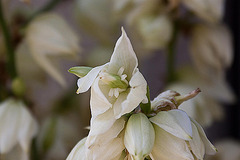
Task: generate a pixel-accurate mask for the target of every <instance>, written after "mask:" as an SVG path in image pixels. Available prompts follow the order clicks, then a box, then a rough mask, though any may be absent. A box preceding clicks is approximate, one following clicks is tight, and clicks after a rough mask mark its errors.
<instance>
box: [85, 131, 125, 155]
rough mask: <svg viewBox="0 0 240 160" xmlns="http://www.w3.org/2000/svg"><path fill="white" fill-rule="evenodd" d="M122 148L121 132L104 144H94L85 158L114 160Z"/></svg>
mask: <svg viewBox="0 0 240 160" xmlns="http://www.w3.org/2000/svg"><path fill="white" fill-rule="evenodd" d="M124 148H125V147H124V145H123V134H121V135H119V136H118V137H117V138H114V139H113V140H112V141H110V142H109V143H107V144H105V145H99V146H94V147H93V148H91V149H90V150H88V157H87V158H89V159H93V160H100V159H101V160H116V159H118V158H117V157H119V156H120V155H121V153H122V151H123V150H124Z"/></svg>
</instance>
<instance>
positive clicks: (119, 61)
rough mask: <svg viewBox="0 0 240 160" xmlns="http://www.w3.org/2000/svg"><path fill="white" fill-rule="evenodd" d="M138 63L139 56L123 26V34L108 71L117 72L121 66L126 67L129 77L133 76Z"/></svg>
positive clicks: (125, 70) (125, 71)
mask: <svg viewBox="0 0 240 160" xmlns="http://www.w3.org/2000/svg"><path fill="white" fill-rule="evenodd" d="M137 65H138V61H137V57H136V54H135V52H134V51H133V48H132V45H131V42H130V40H129V38H128V37H127V34H126V33H125V31H124V29H123V28H122V35H121V37H120V38H119V39H118V41H117V43H116V46H115V48H114V52H113V55H112V57H111V60H110V63H109V68H108V72H110V73H113V74H116V73H117V72H118V70H119V69H120V68H121V67H124V73H126V74H127V76H128V77H127V79H128V80H130V79H129V78H130V77H132V74H133V72H134V70H135V69H136V67H137Z"/></svg>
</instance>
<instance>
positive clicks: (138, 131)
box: [124, 113, 155, 159]
mask: <svg viewBox="0 0 240 160" xmlns="http://www.w3.org/2000/svg"><path fill="white" fill-rule="evenodd" d="M154 140H155V132H154V128H153V126H152V124H151V122H150V121H149V119H148V118H147V116H146V115H144V114H143V113H137V114H133V115H132V116H131V117H130V118H129V120H128V122H127V126H126V129H125V135H124V145H125V146H126V149H127V150H128V152H129V153H130V154H131V155H132V156H133V157H135V158H136V159H137V158H139V159H143V158H145V157H146V156H147V155H148V154H150V152H151V150H152V148H153V145H154Z"/></svg>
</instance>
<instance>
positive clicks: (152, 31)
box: [135, 14, 173, 50]
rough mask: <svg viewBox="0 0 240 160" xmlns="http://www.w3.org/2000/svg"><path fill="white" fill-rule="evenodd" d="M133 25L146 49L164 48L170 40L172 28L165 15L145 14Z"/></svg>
mask: <svg viewBox="0 0 240 160" xmlns="http://www.w3.org/2000/svg"><path fill="white" fill-rule="evenodd" d="M135 25H136V27H137V28H136V29H137V30H138V31H139V34H140V36H141V38H142V40H143V44H144V45H145V47H146V49H150V50H154V49H162V48H165V47H166V46H167V44H168V42H169V41H170V40H171V37H172V31H173V28H172V22H171V20H170V18H169V17H168V16H167V15H164V14H161V15H145V16H142V17H141V18H139V19H138V21H137V24H135Z"/></svg>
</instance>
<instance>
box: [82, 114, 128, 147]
mask: <svg viewBox="0 0 240 160" xmlns="http://www.w3.org/2000/svg"><path fill="white" fill-rule="evenodd" d="M125 122H126V121H125V118H124V117H122V118H120V119H118V120H116V121H115V122H114V124H113V125H112V126H111V128H109V129H108V130H107V131H106V132H105V133H102V134H97V135H92V132H91V131H90V132H91V133H90V134H89V135H88V138H87V146H88V147H90V148H91V147H92V146H94V145H105V144H106V143H108V142H109V141H111V140H113V139H114V138H116V137H117V136H118V135H119V134H120V132H121V131H122V130H123V129H124V126H125Z"/></svg>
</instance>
